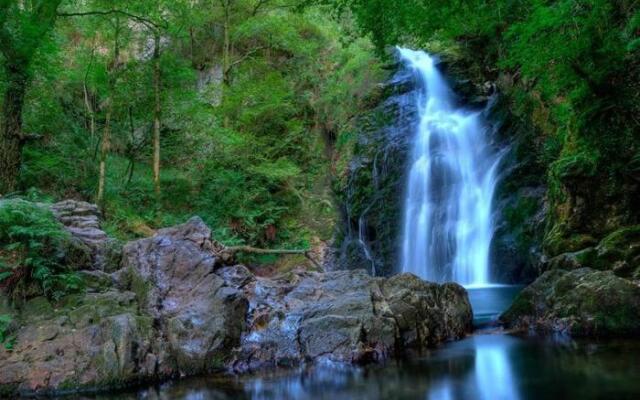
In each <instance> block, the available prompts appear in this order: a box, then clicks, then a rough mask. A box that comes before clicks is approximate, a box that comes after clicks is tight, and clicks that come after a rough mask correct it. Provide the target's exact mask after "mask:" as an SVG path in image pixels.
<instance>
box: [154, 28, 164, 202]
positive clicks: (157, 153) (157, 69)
mask: <svg viewBox="0 0 640 400" xmlns="http://www.w3.org/2000/svg"><path fill="white" fill-rule="evenodd" d="M153 89H154V92H155V107H154V111H153V187H154V189H155V192H156V196H158V198H159V196H160V117H161V112H162V104H161V103H160V35H159V34H158V33H156V34H155V37H154V48H153Z"/></svg>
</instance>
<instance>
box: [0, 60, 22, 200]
mask: <svg viewBox="0 0 640 400" xmlns="http://www.w3.org/2000/svg"><path fill="white" fill-rule="evenodd" d="M5 73H6V79H7V88H6V90H5V93H4V102H3V105H2V126H1V127H0V195H2V194H7V193H10V192H12V191H14V190H15V189H16V184H17V181H18V174H19V172H20V163H21V161H22V106H23V105H24V95H25V92H26V87H27V74H26V67H25V68H22V67H21V66H19V65H18V66H16V65H7V66H5Z"/></svg>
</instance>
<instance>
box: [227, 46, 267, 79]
mask: <svg viewBox="0 0 640 400" xmlns="http://www.w3.org/2000/svg"><path fill="white" fill-rule="evenodd" d="M266 48H267V46H259V47H256V48H253V49H251V50H249V51H248V52H246V53H245V54H244V55H243V56H242V57H240V58H238V59H237V60H235V61H234V62H232V63H231V64H229V67H228V68H227V70H226V71H225V72H227V73H228V72H229V71H231V69H233V67H235V66H236V65H238V64H241V63H243V62H244V61H245V60H247V59H248V58H250V57H251V56H253V55H254V54H256V53H257V52H259V51H260V50H264V49H266Z"/></svg>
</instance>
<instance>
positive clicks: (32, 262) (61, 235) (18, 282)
mask: <svg viewBox="0 0 640 400" xmlns="http://www.w3.org/2000/svg"><path fill="white" fill-rule="evenodd" d="M66 240H69V234H68V233H67V232H66V231H65V230H64V229H63V228H62V225H61V224H60V223H59V222H58V221H56V219H55V218H54V216H53V214H52V213H51V211H49V210H48V209H46V208H45V207H43V206H40V205H38V204H36V203H31V202H28V201H25V200H21V199H11V200H2V201H0V256H1V258H0V288H4V289H5V290H6V291H7V292H9V293H10V294H17V293H18V292H19V291H20V290H22V292H23V293H22V294H23V295H29V294H45V295H46V296H49V297H51V298H54V299H57V298H59V297H61V296H62V295H64V294H65V293H67V292H70V291H77V290H79V289H80V288H81V280H80V278H79V277H78V276H77V275H76V274H75V273H73V272H72V271H70V270H68V268H65V267H64V266H63V265H62V260H63V257H64V254H63V252H62V251H61V248H62V247H63V244H64V242H65V241H66ZM34 286H35V293H32V292H31V291H32V290H33V289H34Z"/></svg>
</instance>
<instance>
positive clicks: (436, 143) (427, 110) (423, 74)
mask: <svg viewBox="0 0 640 400" xmlns="http://www.w3.org/2000/svg"><path fill="white" fill-rule="evenodd" d="M398 51H399V53H400V56H401V58H402V60H403V62H404V63H406V65H407V66H408V67H409V68H411V69H412V70H413V71H414V73H415V74H416V78H417V79H418V80H419V82H420V84H421V85H423V87H422V90H421V91H420V93H421V94H420V95H419V96H417V98H416V101H417V104H416V105H417V109H418V115H419V118H420V121H419V123H418V124H417V131H416V133H415V141H414V142H413V146H414V148H413V151H412V156H411V159H410V170H409V175H408V176H409V178H408V183H407V185H408V186H407V191H406V199H405V210H404V212H405V215H404V234H403V239H402V240H403V243H402V270H403V272H412V273H414V274H416V275H418V276H420V277H421V278H423V279H426V280H429V281H435V282H445V281H454V282H458V283H460V284H462V285H466V286H484V285H488V284H489V283H490V276H489V246H490V243H491V237H492V235H493V224H492V220H491V202H492V198H493V193H494V190H495V187H496V170H497V166H498V162H499V155H498V154H496V153H495V152H494V151H492V149H491V148H490V146H489V144H488V138H487V131H488V128H487V125H486V123H485V121H483V118H482V116H481V113H479V112H472V111H469V110H465V109H463V108H457V107H456V106H455V105H454V95H453V93H452V91H451V89H450V88H449V86H448V85H447V82H446V81H445V80H444V78H443V77H442V75H441V74H440V72H439V71H438V69H437V68H436V60H434V58H433V57H431V56H430V55H428V54H427V53H425V52H422V51H414V50H409V49H404V48H398Z"/></svg>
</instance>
